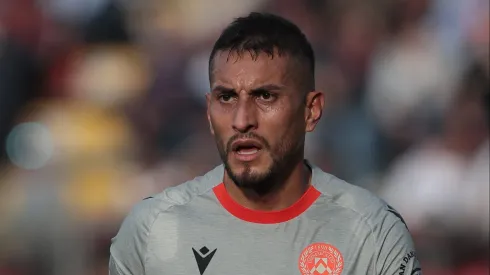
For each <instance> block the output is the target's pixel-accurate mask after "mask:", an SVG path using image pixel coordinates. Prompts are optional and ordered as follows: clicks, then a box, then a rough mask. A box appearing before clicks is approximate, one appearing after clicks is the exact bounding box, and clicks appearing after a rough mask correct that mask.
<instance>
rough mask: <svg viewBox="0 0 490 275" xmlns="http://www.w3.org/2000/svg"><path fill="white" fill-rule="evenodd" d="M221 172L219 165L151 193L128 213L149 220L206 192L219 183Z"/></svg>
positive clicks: (221, 176)
mask: <svg viewBox="0 0 490 275" xmlns="http://www.w3.org/2000/svg"><path fill="white" fill-rule="evenodd" d="M223 172H224V169H223V167H222V165H220V166H217V167H216V168H214V169H213V170H211V171H209V172H207V173H206V174H204V175H203V176H199V177H196V178H194V179H192V180H189V181H187V182H184V183H181V184H179V185H176V186H172V187H168V188H166V189H165V190H163V191H162V192H161V193H158V194H155V195H152V196H150V197H148V198H145V199H144V200H142V201H141V202H139V203H137V204H136V205H135V206H134V207H133V209H132V211H131V213H130V214H129V215H130V216H137V217H142V218H143V217H144V218H146V220H149V221H151V220H152V219H155V218H156V216H158V214H159V213H161V212H165V211H167V210H169V209H171V208H173V207H174V206H179V205H185V204H187V203H189V202H190V201H192V200H193V199H194V198H196V197H198V196H200V195H203V194H205V193H208V192H209V191H210V190H212V189H213V187H215V186H216V185H218V184H219V183H221V181H222V178H223Z"/></svg>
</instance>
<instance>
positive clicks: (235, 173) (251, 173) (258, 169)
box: [226, 163, 272, 188]
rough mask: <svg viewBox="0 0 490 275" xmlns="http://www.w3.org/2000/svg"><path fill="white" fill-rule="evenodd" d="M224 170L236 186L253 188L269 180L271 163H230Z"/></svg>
mask: <svg viewBox="0 0 490 275" xmlns="http://www.w3.org/2000/svg"><path fill="white" fill-rule="evenodd" d="M226 170H227V172H228V175H229V176H230V178H231V179H232V180H233V182H234V183H235V184H236V185H237V186H239V187H244V188H254V187H257V186H261V185H263V184H266V183H267V182H268V181H270V177H271V175H272V173H271V170H272V164H271V163H270V164H269V163H268V164H265V163H257V164H255V163H232V164H229V165H226Z"/></svg>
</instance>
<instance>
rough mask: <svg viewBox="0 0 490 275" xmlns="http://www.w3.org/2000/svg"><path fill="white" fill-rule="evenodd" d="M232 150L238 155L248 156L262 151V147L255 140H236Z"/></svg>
mask: <svg viewBox="0 0 490 275" xmlns="http://www.w3.org/2000/svg"><path fill="white" fill-rule="evenodd" d="M232 150H233V152H235V153H236V154H238V155H243V156H249V155H253V154H255V153H258V152H259V151H260V150H262V145H261V144H260V143H259V142H257V141H255V140H237V141H235V142H233V144H232Z"/></svg>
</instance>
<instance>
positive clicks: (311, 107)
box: [305, 91, 325, 132]
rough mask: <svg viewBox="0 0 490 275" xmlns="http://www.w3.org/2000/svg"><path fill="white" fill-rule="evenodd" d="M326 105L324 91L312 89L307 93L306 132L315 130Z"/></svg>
mask: <svg viewBox="0 0 490 275" xmlns="http://www.w3.org/2000/svg"><path fill="white" fill-rule="evenodd" d="M324 105H325V96H324V94H323V92H319V91H312V92H309V93H308V94H307V95H306V109H305V124H306V128H305V131H306V132H313V130H315V127H316V125H317V123H318V121H320V118H321V117H322V113H323V106H324Z"/></svg>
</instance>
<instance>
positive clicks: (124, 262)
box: [109, 13, 420, 275]
mask: <svg viewBox="0 0 490 275" xmlns="http://www.w3.org/2000/svg"><path fill="white" fill-rule="evenodd" d="M209 78H210V83H211V92H210V93H209V94H207V96H206V99H207V104H208V112H207V116H208V120H209V126H210V130H211V133H212V134H213V135H214V137H215V139H216V144H217V147H218V151H219V153H220V155H221V158H222V160H223V163H224V164H223V165H222V166H218V167H217V168H215V169H214V170H212V171H210V172H208V173H207V174H206V175H204V176H202V177H199V178H196V179H194V180H191V181H189V182H186V183H184V184H181V185H179V186H177V187H173V188H168V189H166V190H165V191H164V192H162V193H160V194H158V195H156V196H154V197H150V198H148V199H145V200H143V201H142V202H141V203H139V204H138V205H137V206H136V207H135V208H134V209H133V210H132V212H131V213H130V214H129V216H128V217H127V218H126V220H125V221H124V222H123V225H122V227H121V229H120V231H119V233H118V234H117V236H116V237H115V238H114V240H113V243H112V247H111V260H110V264H109V265H110V274H111V275H129V274H146V275H193V274H196V275H197V274H201V275H221V274H233V275H251V274H254V275H258V274H260V275H275V274H281V275H284V274H291V275H300V274H301V275H306V274H317V275H318V274H390V275H391V274H417V272H419V273H420V268H419V265H418V261H417V260H416V255H415V251H414V247H413V243H412V240H411V237H410V235H409V232H408V230H407V228H406V226H405V224H404V222H403V220H402V219H401V217H400V215H399V214H398V213H397V212H395V211H394V210H393V209H392V208H391V207H389V206H387V205H386V204H384V203H383V202H382V201H381V200H380V199H378V198H376V197H375V196H374V195H371V194H370V193H369V192H367V191H365V190H363V189H360V188H358V187H355V186H352V185H350V184H348V183H346V182H343V181H341V180H339V179H337V178H335V177H334V176H332V175H329V174H326V173H324V172H322V171H321V170H320V169H319V168H317V167H315V166H314V165H313V164H311V163H309V162H308V161H305V160H304V156H303V155H304V154H303V152H304V141H305V133H306V132H311V131H313V130H314V129H315V125H316V124H317V123H318V121H319V120H320V117H321V115H322V108H323V105H324V96H323V94H322V93H321V92H318V91H316V90H315V87H314V56H313V50H312V48H311V46H310V44H309V42H308V41H307V39H306V38H305V36H304V35H303V34H302V33H301V31H300V30H299V29H298V28H297V27H296V26H295V25H294V24H292V23H290V22H289V21H286V20H285V19H282V18H280V17H277V16H274V15H269V14H259V13H252V14H250V15H249V16H247V17H243V18H238V19H236V20H235V21H234V22H233V23H232V24H231V25H230V26H229V27H228V28H226V29H225V30H224V32H223V33H222V34H221V36H220V38H219V39H218V41H217V42H216V44H215V45H214V48H213V50H212V52H211V56H210V59H209Z"/></svg>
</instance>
